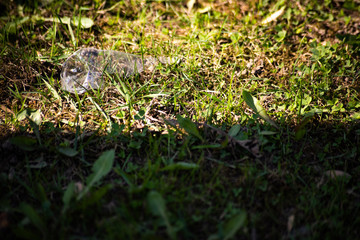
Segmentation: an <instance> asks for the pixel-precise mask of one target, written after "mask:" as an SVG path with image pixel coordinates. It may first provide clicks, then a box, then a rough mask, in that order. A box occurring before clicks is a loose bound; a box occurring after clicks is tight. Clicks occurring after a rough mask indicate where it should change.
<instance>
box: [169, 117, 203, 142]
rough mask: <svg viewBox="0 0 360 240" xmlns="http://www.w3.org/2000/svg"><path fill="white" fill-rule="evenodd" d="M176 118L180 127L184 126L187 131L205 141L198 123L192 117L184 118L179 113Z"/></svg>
mask: <svg viewBox="0 0 360 240" xmlns="http://www.w3.org/2000/svg"><path fill="white" fill-rule="evenodd" d="M176 119H177V121H178V123H179V124H180V127H182V128H184V129H185V131H186V132H187V133H189V134H191V135H194V136H195V137H197V138H199V139H200V140H201V141H204V139H203V137H202V136H201V135H200V133H199V130H198V129H197V127H196V124H195V123H193V122H192V121H191V120H190V119H188V118H183V117H182V116H180V115H177V116H176Z"/></svg>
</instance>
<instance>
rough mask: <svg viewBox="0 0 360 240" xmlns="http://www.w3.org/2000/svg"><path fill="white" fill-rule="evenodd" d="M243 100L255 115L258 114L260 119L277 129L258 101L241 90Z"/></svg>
mask: <svg viewBox="0 0 360 240" xmlns="http://www.w3.org/2000/svg"><path fill="white" fill-rule="evenodd" d="M242 95H243V98H244V100H245V102H246V104H247V105H248V106H249V107H250V108H251V109H252V110H253V111H254V112H255V113H256V114H258V115H259V116H260V117H261V118H262V119H264V120H265V121H267V122H268V123H270V124H271V125H272V126H274V127H275V128H277V129H278V128H279V127H278V126H277V125H276V123H275V122H274V121H273V120H271V118H270V117H269V115H267V113H266V111H265V109H264V108H263V107H262V106H261V104H260V101H259V100H257V99H256V98H255V97H253V96H252V95H251V94H250V93H249V92H248V91H246V90H245V89H243V91H242Z"/></svg>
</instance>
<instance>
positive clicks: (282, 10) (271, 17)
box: [261, 6, 285, 25]
mask: <svg viewBox="0 0 360 240" xmlns="http://www.w3.org/2000/svg"><path fill="white" fill-rule="evenodd" d="M284 10H285V6H284V7H282V8H280V9H279V10H278V11H276V12H274V13H273V14H271V15H270V16H268V17H267V18H265V19H264V20H263V21H262V22H261V24H262V25H264V24H268V23H269V22H272V21H275V20H276V19H277V18H278V17H280V16H281V15H282V14H283V13H284Z"/></svg>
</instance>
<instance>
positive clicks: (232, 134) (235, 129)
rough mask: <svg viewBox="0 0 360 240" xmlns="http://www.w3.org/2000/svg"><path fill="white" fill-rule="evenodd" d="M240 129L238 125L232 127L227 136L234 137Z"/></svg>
mask: <svg viewBox="0 0 360 240" xmlns="http://www.w3.org/2000/svg"><path fill="white" fill-rule="evenodd" d="M240 129H241V126H240V125H239V124H236V125H234V126H232V127H231V128H230V130H229V133H228V134H229V136H231V137H235V136H236V135H237V134H238V133H239V131H240Z"/></svg>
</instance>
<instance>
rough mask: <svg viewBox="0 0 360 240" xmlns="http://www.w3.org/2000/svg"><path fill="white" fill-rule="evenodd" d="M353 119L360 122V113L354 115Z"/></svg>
mask: <svg viewBox="0 0 360 240" xmlns="http://www.w3.org/2000/svg"><path fill="white" fill-rule="evenodd" d="M351 118H352V119H353V120H359V119H360V112H356V113H354V114H353V115H352V116H351Z"/></svg>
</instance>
